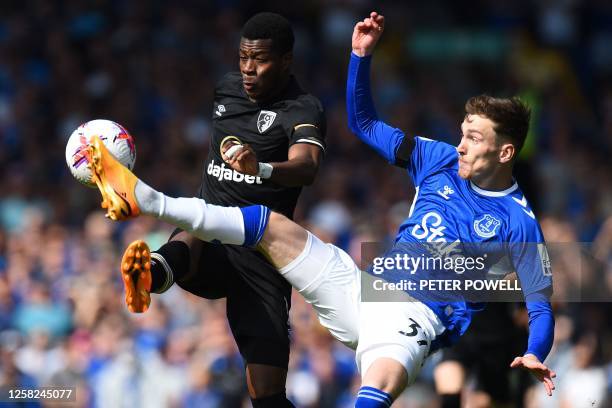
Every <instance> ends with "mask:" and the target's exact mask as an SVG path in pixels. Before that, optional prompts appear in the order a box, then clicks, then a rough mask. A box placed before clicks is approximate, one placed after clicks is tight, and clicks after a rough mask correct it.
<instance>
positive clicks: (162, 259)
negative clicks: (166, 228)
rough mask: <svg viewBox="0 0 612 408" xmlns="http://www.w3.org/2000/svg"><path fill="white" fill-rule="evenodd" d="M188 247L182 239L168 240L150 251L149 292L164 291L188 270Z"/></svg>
mask: <svg viewBox="0 0 612 408" xmlns="http://www.w3.org/2000/svg"><path fill="white" fill-rule="evenodd" d="M189 259H190V258H189V247H188V246H187V244H185V243H184V242H182V241H170V242H167V243H165V244H164V245H162V247H161V248H159V249H158V250H157V251H155V252H151V278H152V283H151V292H152V293H164V292H165V291H167V290H168V289H170V287H171V286H172V284H173V283H174V282H175V281H176V280H180V279H181V277H183V276H184V275H185V274H186V273H187V271H188V270H189Z"/></svg>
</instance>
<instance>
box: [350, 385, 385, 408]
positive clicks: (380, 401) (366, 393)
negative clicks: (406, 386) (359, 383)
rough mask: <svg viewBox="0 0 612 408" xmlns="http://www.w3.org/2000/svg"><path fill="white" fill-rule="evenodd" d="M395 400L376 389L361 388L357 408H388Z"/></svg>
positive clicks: (356, 402) (356, 403)
mask: <svg viewBox="0 0 612 408" xmlns="http://www.w3.org/2000/svg"><path fill="white" fill-rule="evenodd" d="M392 402H393V400H392V399H391V395H389V394H387V393H386V392H384V391H381V390H379V389H376V388H374V387H365V386H364V387H361V388H360V389H359V392H358V393H357V400H356V401H355V408H388V407H390V406H391V403H392Z"/></svg>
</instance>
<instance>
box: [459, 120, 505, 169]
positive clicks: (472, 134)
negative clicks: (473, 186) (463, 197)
mask: <svg viewBox="0 0 612 408" xmlns="http://www.w3.org/2000/svg"><path fill="white" fill-rule="evenodd" d="M493 127H494V123H493V121H492V120H491V119H488V118H487V117H485V116H482V115H466V117H465V119H464V120H463V123H462V124H461V133H462V136H461V143H459V146H458V147H457V152H458V153H459V176H460V177H461V178H464V179H467V180H479V179H486V178H489V177H490V176H493V175H495V174H496V170H497V168H498V166H499V155H500V146H499V143H498V141H497V137H496V136H495V130H493Z"/></svg>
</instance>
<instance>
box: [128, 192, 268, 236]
mask: <svg viewBox="0 0 612 408" xmlns="http://www.w3.org/2000/svg"><path fill="white" fill-rule="evenodd" d="M134 193H135V196H136V200H137V201H138V206H139V208H140V211H141V212H142V213H143V214H148V215H152V216H154V217H157V218H159V219H160V220H162V221H166V222H168V223H170V224H172V225H175V226H177V227H179V228H181V229H183V230H185V231H187V232H190V233H191V234H193V235H194V236H195V237H197V238H199V239H201V240H203V241H207V242H220V243H222V244H234V245H244V246H254V245H257V243H258V242H259V240H261V237H262V236H263V233H264V231H265V229H266V226H267V225H268V219H269V218H270V210H269V209H268V208H267V207H264V206H261V205H252V206H249V207H244V208H238V207H222V206H219V205H213V204H207V203H206V201H204V200H203V199H201V198H195V197H192V198H185V197H179V198H172V197H168V196H166V195H164V194H162V193H160V192H158V191H155V190H154V189H152V188H151V187H149V186H148V185H147V184H145V183H144V182H142V181H140V180H138V182H137V183H136V188H135V189H134Z"/></svg>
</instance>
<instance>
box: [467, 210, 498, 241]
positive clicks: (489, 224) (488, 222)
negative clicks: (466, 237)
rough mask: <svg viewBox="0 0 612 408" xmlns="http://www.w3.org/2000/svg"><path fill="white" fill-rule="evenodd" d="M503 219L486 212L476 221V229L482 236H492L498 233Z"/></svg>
mask: <svg viewBox="0 0 612 408" xmlns="http://www.w3.org/2000/svg"><path fill="white" fill-rule="evenodd" d="M500 225H501V221H500V220H498V219H497V218H495V217H493V216H492V215H491V214H485V215H483V216H482V218H480V219H478V220H475V221H474V231H476V234H478V236H480V237H482V238H491V237H493V236H495V234H496V233H497V228H499V226H500Z"/></svg>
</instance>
